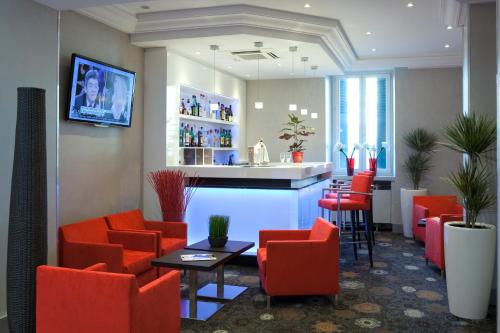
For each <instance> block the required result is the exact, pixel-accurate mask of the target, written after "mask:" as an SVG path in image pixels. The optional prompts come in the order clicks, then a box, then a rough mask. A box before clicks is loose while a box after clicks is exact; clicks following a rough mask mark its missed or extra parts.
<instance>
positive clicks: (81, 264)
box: [59, 217, 158, 286]
mask: <svg viewBox="0 0 500 333" xmlns="http://www.w3.org/2000/svg"><path fill="white" fill-rule="evenodd" d="M157 248H158V240H157V237H156V235H155V234H154V233H144V232H132V231H115V230H109V229H108V226H107V225H106V221H105V220H104V218H103V217H100V218H95V219H91V220H87V221H83V222H78V223H73V224H68V225H65V226H62V227H60V228H59V265H60V266H63V267H69V268H79V269H82V268H85V267H88V266H91V265H94V264H96V263H99V262H104V263H106V264H107V267H108V270H109V271H110V272H114V273H129V274H134V275H136V276H137V280H138V282H139V285H141V286H142V285H144V284H146V283H148V282H150V281H152V280H154V279H155V278H156V277H157V271H156V269H155V268H153V267H152V266H151V260H153V259H154V258H156V251H157Z"/></svg>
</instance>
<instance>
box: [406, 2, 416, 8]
mask: <svg viewBox="0 0 500 333" xmlns="http://www.w3.org/2000/svg"><path fill="white" fill-rule="evenodd" d="M406 7H408V8H413V7H415V4H414V3H413V2H408V3H407V4H406Z"/></svg>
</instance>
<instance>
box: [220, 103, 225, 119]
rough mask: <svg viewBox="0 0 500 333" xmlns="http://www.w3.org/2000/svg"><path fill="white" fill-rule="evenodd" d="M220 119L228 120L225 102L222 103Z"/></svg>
mask: <svg viewBox="0 0 500 333" xmlns="http://www.w3.org/2000/svg"><path fill="white" fill-rule="evenodd" d="M220 120H226V110H225V107H224V104H221V108H220Z"/></svg>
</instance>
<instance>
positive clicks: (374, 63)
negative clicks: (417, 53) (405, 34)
mask: <svg viewBox="0 0 500 333" xmlns="http://www.w3.org/2000/svg"><path fill="white" fill-rule="evenodd" d="M462 63H463V57H462V56H461V55H448V56H425V57H403V58H376V59H359V60H358V61H357V62H356V63H355V64H354V65H353V66H352V67H351V68H350V71H352V72H356V71H366V70H392V69H394V68H397V67H406V68H414V69H417V68H449V67H462Z"/></svg>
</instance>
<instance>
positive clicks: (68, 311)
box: [36, 263, 180, 333]
mask: <svg viewBox="0 0 500 333" xmlns="http://www.w3.org/2000/svg"><path fill="white" fill-rule="evenodd" d="M36 283H37V286H36V293H37V295H36V303H37V305H36V331H37V332H38V333H54V332H72V333H88V332H93V333H110V332H113V333H122V332H123V333H139V332H140V333H158V332H180V290H179V283H180V277H179V273H178V272H170V273H168V274H166V275H164V276H162V277H161V278H159V279H156V280H154V281H153V282H151V283H149V284H147V285H145V286H143V287H141V288H139V287H138V285H137V281H136V277H135V276H134V275H131V274H115V273H107V272H106V264H102V263H101V264H96V265H94V266H92V267H89V268H87V269H85V270H78V269H70V268H61V267H50V266H39V267H38V269H37V282H36Z"/></svg>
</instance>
